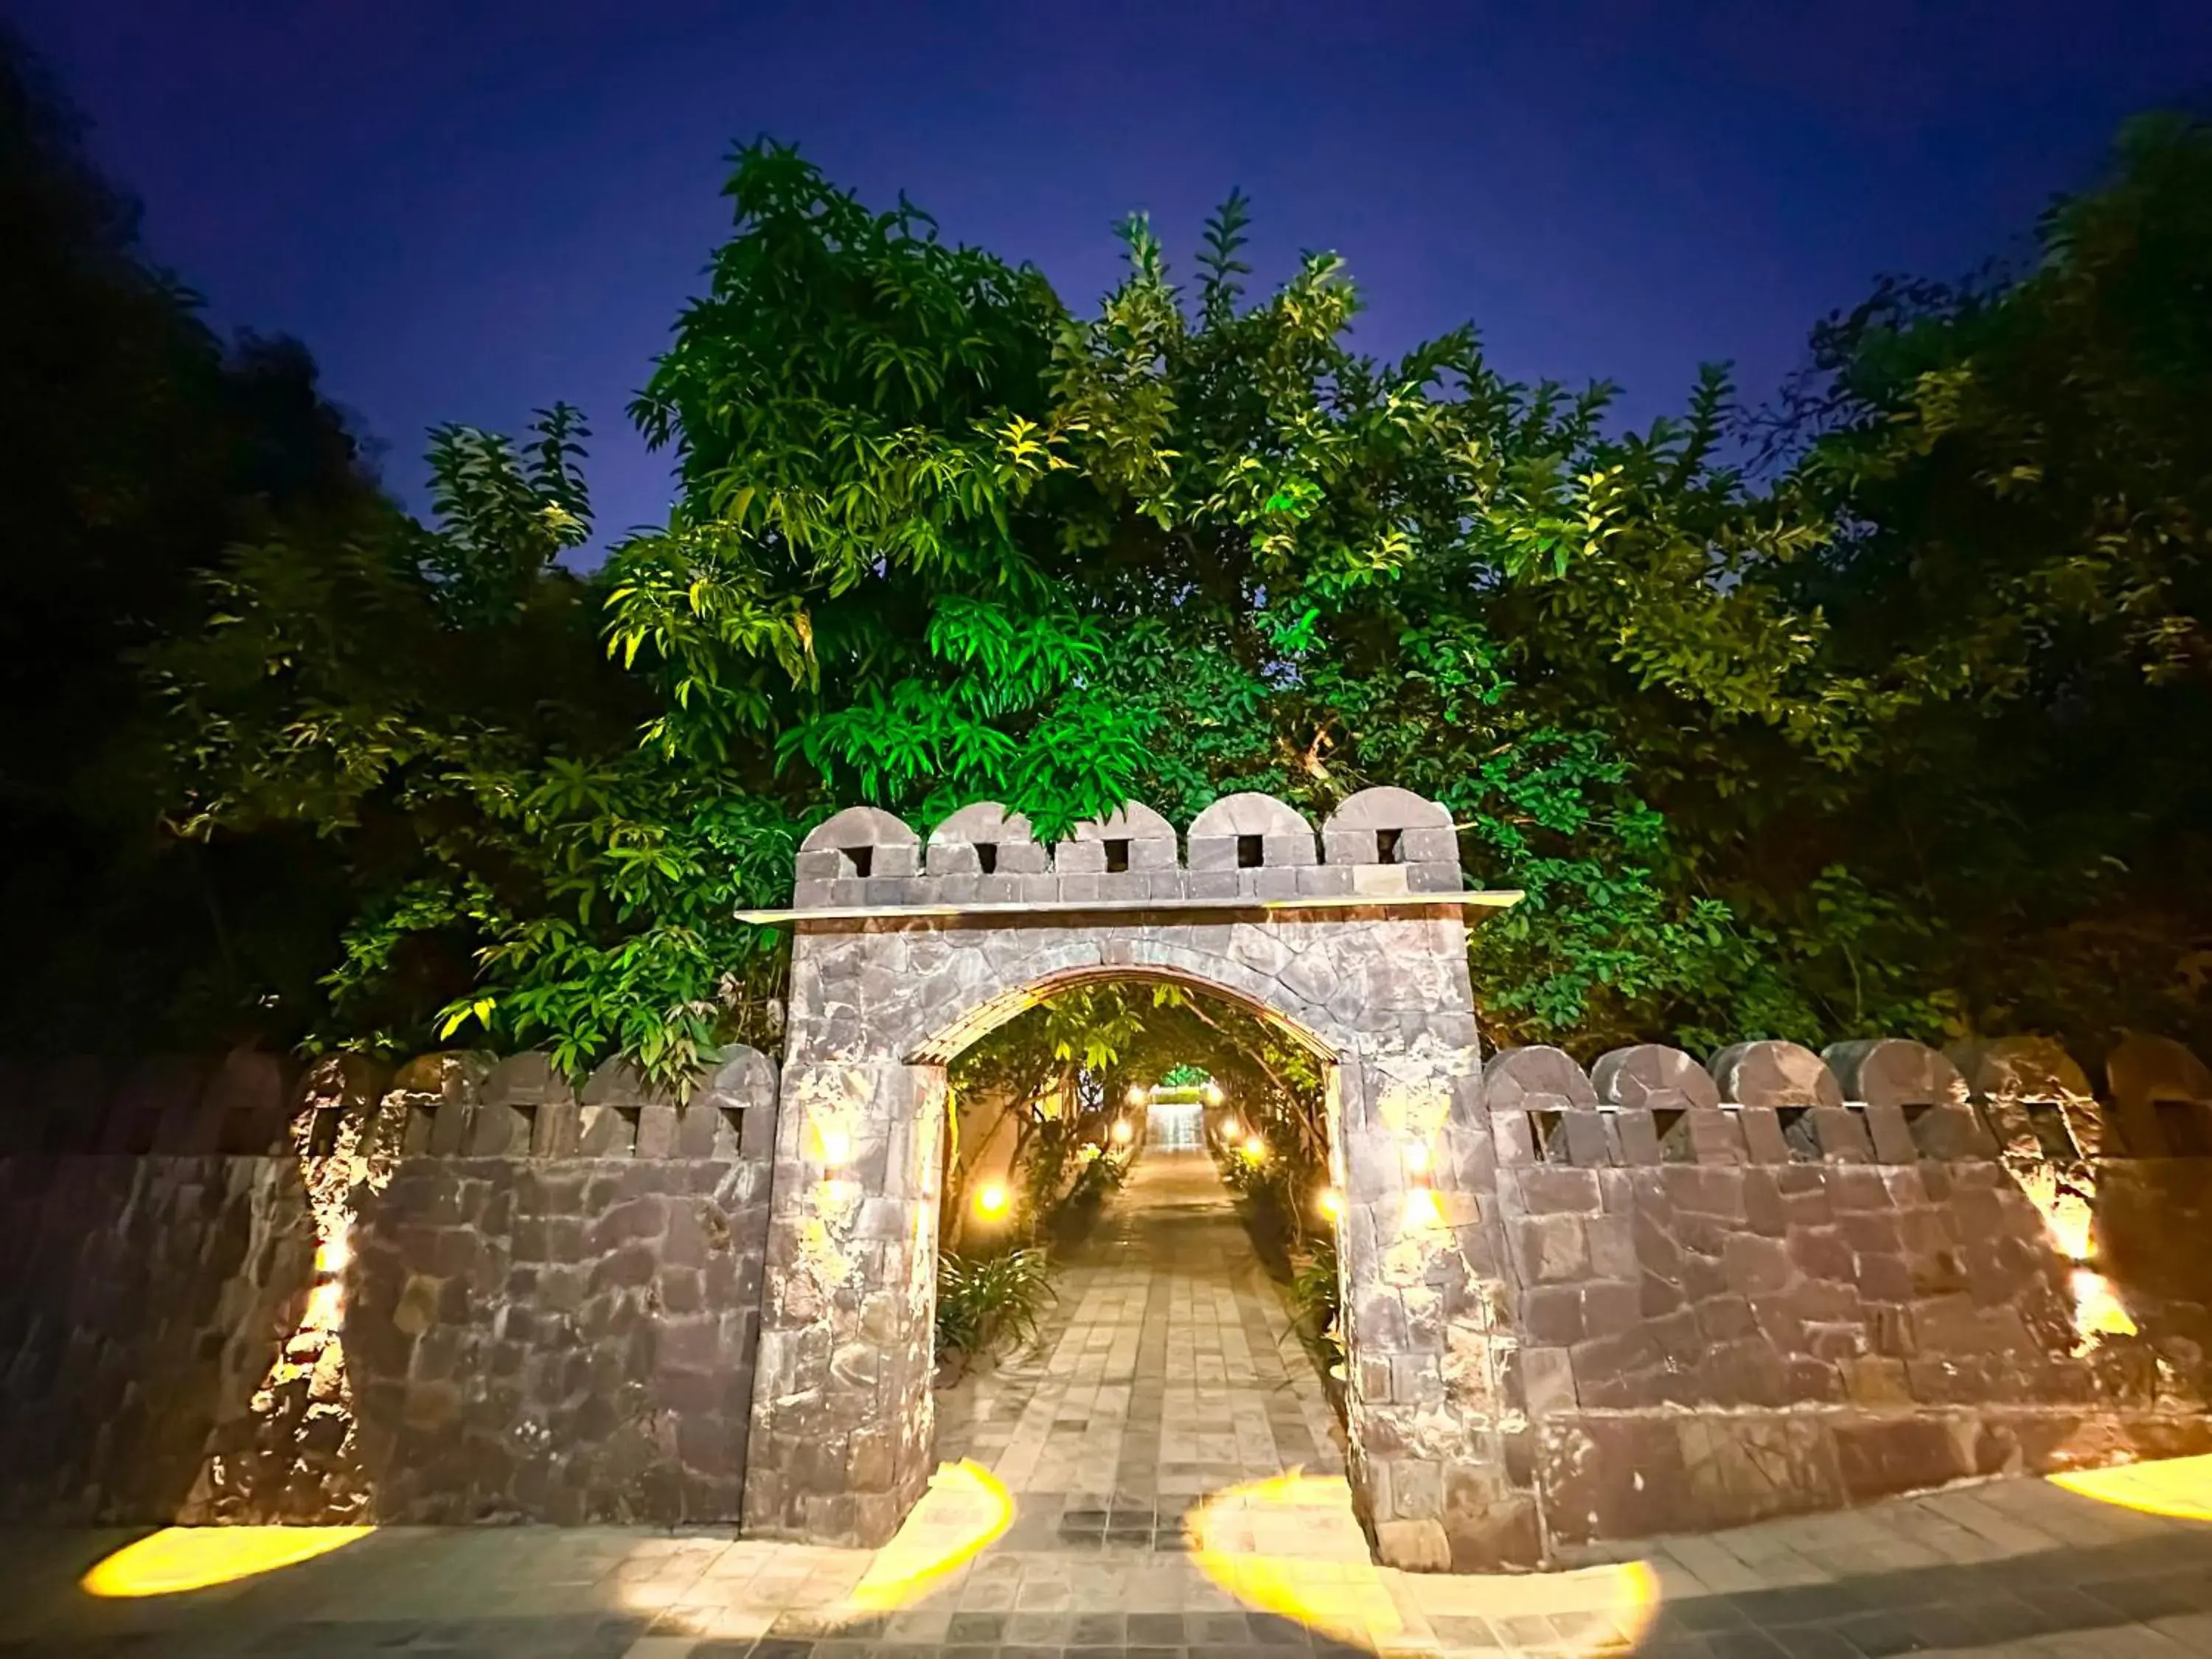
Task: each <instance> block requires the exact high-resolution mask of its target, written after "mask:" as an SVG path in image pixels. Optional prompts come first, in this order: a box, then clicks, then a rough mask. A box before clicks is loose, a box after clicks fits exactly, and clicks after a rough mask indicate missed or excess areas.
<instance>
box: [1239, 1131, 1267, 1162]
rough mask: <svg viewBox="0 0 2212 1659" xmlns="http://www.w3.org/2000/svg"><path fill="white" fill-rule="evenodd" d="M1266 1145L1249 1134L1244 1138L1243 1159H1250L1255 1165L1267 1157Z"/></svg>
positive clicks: (1254, 1135)
mask: <svg viewBox="0 0 2212 1659" xmlns="http://www.w3.org/2000/svg"><path fill="white" fill-rule="evenodd" d="M1244 1156H1245V1157H1247V1158H1250V1159H1251V1160H1252V1161H1253V1162H1254V1163H1255V1164H1257V1163H1258V1162H1259V1161H1260V1160H1261V1158H1265V1157H1267V1142H1266V1141H1264V1140H1262V1139H1260V1137H1259V1136H1258V1135H1256V1134H1249V1135H1246V1136H1245V1137H1244Z"/></svg>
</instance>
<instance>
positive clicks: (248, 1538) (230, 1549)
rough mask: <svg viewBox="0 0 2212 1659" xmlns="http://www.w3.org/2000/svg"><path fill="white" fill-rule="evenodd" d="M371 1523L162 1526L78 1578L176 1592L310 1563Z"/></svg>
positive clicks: (133, 1591)
mask: <svg viewBox="0 0 2212 1659" xmlns="http://www.w3.org/2000/svg"><path fill="white" fill-rule="evenodd" d="M375 1530H376V1528H374V1527H166V1528H162V1530H161V1531H160V1532H157V1533H154V1534H150V1535H149V1536H147V1537H144V1538H142V1539H140V1540H138V1541H137V1543H135V1544H126V1545H125V1546H124V1547H122V1548H121V1549H119V1550H118V1551H116V1552H115V1553H114V1554H112V1555H111V1556H108V1557H107V1558H106V1559H105V1560H103V1561H101V1562H100V1564H99V1565H97V1566H95V1567H94V1568H93V1570H92V1571H90V1572H88V1573H87V1574H85V1576H84V1577H83V1580H82V1584H83V1587H84V1589H86V1590H88V1592H90V1593H91V1594H92V1595H99V1596H106V1597H111V1598H113V1597H126V1596H142V1595H180V1594H182V1593H183V1592H185V1591H186V1590H196V1589H210V1588H211V1587H213V1586H214V1585H216V1584H228V1583H234V1582H235V1581H236V1580H238V1579H240V1578H251V1577H254V1576H255V1575H257V1574H258V1573H264V1572H274V1571H276V1569H277V1568H279V1567H289V1566H294V1565H297V1564H298V1563H300V1562H301V1561H312V1560H313V1559H314V1558H315V1557H317V1556H319V1555H327V1554H329V1553H331V1551H332V1550H335V1549H343V1548H344V1547H345V1546H347V1545H348V1544H350V1543H352V1542H353V1541H354V1540H356V1538H366V1537H367V1536H368V1534H370V1533H372V1532H374V1531H375Z"/></svg>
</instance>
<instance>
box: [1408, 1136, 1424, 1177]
mask: <svg viewBox="0 0 2212 1659" xmlns="http://www.w3.org/2000/svg"><path fill="white" fill-rule="evenodd" d="M1428 1167H1429V1143H1428V1142H1427V1141H1425V1140H1409V1141H1407V1143H1406V1169H1407V1171H1408V1173H1410V1174H1413V1175H1424V1174H1426V1173H1427V1171H1428Z"/></svg>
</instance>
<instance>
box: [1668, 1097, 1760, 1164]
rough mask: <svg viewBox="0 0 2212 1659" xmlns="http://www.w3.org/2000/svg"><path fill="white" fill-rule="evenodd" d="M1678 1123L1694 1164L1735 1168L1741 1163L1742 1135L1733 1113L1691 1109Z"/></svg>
mask: <svg viewBox="0 0 2212 1659" xmlns="http://www.w3.org/2000/svg"><path fill="white" fill-rule="evenodd" d="M1682 1121H1683V1127H1685V1128H1686V1130H1687V1132H1688V1136H1689V1143H1690V1154H1691V1157H1692V1158H1693V1159H1694V1160H1695V1161H1696V1162H1698V1163H1699V1164H1741V1163H1743V1162H1744V1161H1745V1148H1744V1142H1743V1131H1742V1129H1741V1127H1739V1126H1738V1124H1737V1122H1736V1120H1735V1113H1733V1112H1724V1111H1723V1110H1721V1109H1719V1108H1718V1107H1704V1106H1692V1107H1690V1108H1689V1109H1686V1111H1685V1112H1684V1113H1683V1115H1682Z"/></svg>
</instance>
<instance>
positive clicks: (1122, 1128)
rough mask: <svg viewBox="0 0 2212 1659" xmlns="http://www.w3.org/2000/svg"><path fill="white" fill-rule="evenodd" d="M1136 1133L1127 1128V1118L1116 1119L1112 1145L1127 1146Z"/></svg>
mask: <svg viewBox="0 0 2212 1659" xmlns="http://www.w3.org/2000/svg"><path fill="white" fill-rule="evenodd" d="M1136 1133H1137V1132H1136V1131H1135V1130H1134V1129H1132V1128H1131V1127H1129V1120H1128V1119H1127V1118H1126V1117H1117V1118H1115V1120H1114V1144H1115V1146H1127V1145H1128V1144H1129V1142H1130V1141H1131V1140H1132V1139H1134V1138H1135V1135H1136Z"/></svg>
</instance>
